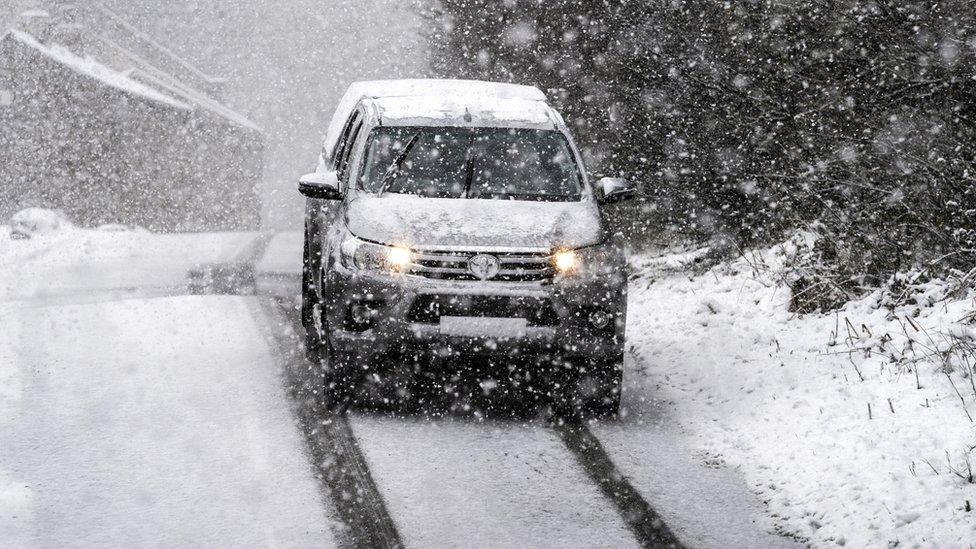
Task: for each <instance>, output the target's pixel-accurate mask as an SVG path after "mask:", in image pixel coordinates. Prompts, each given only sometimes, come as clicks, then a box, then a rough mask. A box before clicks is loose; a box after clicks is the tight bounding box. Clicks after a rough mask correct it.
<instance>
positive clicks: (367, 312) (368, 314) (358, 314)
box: [349, 303, 376, 324]
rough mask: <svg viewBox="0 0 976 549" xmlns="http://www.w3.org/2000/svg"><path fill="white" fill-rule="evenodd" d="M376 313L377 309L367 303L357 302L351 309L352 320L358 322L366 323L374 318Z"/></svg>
mask: <svg viewBox="0 0 976 549" xmlns="http://www.w3.org/2000/svg"><path fill="white" fill-rule="evenodd" d="M375 314H376V309H374V308H372V307H370V306H369V304H366V303H356V304H355V305H353V306H352V307H351V308H350V309H349V316H350V317H351V318H352V321H353V322H355V323H356V324H366V323H368V322H370V321H371V320H373V315H375Z"/></svg>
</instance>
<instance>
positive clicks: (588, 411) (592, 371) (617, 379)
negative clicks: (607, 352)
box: [557, 354, 624, 418]
mask: <svg viewBox="0 0 976 549" xmlns="http://www.w3.org/2000/svg"><path fill="white" fill-rule="evenodd" d="M623 358H624V357H623V354H619V355H615V356H613V357H611V358H605V359H590V360H581V361H579V363H578V370H577V372H574V379H572V380H570V381H568V382H566V383H565V389H564V391H563V392H561V394H562V395H563V397H562V402H560V403H558V406H557V409H558V410H559V411H560V413H561V414H562V415H564V416H567V415H568V417H574V418H592V417H601V418H611V417H616V416H617V414H618V413H619V411H620V388H621V387H622V385H623Z"/></svg>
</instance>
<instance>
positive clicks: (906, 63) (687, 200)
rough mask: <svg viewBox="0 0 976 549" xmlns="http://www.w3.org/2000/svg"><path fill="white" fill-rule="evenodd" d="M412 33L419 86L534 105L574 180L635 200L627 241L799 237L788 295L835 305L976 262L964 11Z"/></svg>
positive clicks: (847, 10) (735, 9)
mask: <svg viewBox="0 0 976 549" xmlns="http://www.w3.org/2000/svg"><path fill="white" fill-rule="evenodd" d="M428 16H429V17H430V18H431V19H432V20H433V22H434V23H435V24H434V25H433V26H432V28H434V29H435V30H433V31H432V32H431V33H430V36H429V38H430V43H431V48H430V51H431V54H430V62H431V67H432V70H433V71H434V72H435V73H437V74H439V75H441V76H447V77H470V78H482V79H492V80H502V81H513V82H520V83H527V84H535V85H537V86H539V87H541V88H543V89H545V90H548V91H549V95H550V97H551V98H552V100H553V102H554V103H555V104H556V106H557V108H559V109H560V111H561V112H562V113H563V114H564V116H565V117H566V119H567V122H568V123H569V125H570V126H571V128H572V130H573V132H574V134H575V135H576V136H577V140H578V141H579V144H580V146H581V148H582V149H583V151H584V155H585V157H586V159H587V161H588V164H589V165H590V167H591V168H592V169H594V171H595V172H598V173H602V174H608V175H622V176H625V177H630V178H633V179H635V180H637V181H638V182H639V184H640V186H641V188H642V198H641V201H640V203H639V204H638V205H636V206H634V207H631V208H630V209H629V210H625V211H623V212H621V213H620V214H618V215H620V216H623V217H624V218H625V220H624V221H625V222H626V223H627V225H628V226H627V229H628V230H626V231H625V232H626V233H627V234H629V235H632V237H633V238H636V239H638V240H639V239H648V238H653V237H654V236H655V235H657V234H660V233H662V232H667V233H674V234H681V235H684V236H686V237H691V238H695V239H702V240H704V239H711V238H714V237H715V236H716V235H720V236H723V237H725V238H730V239H732V240H733V241H734V242H735V243H736V245H735V246H730V248H729V249H735V248H736V247H740V248H741V247H743V246H749V245H754V244H760V243H768V242H771V241H773V240H775V239H778V238H781V236H782V235H783V234H784V232H785V231H789V230H793V229H796V228H806V229H809V228H810V227H811V226H814V225H815V226H816V227H817V233H818V235H819V237H820V238H821V239H822V243H821V244H820V245H819V251H818V252H817V254H818V256H817V260H818V261H822V262H823V264H822V265H821V266H820V267H822V269H819V271H818V269H814V268H813V266H812V265H810V266H808V267H810V270H809V272H808V273H807V274H806V278H805V280H806V281H807V283H812V284H823V283H826V281H823V280H819V279H818V278H817V277H818V275H817V274H816V273H817V272H821V271H822V272H830V273H832V274H834V275H836V274H837V273H840V272H843V273H844V274H843V276H844V277H846V278H851V279H853V280H854V281H855V282H852V283H851V284H849V285H847V286H845V285H844V284H842V285H841V287H843V288H845V289H844V290H843V291H842V292H841V293H840V294H838V295H837V296H836V297H837V299H844V298H845V297H846V296H847V294H848V292H854V293H857V292H860V291H862V290H863V289H864V288H868V287H873V286H876V285H878V284H880V283H882V282H883V281H884V280H887V279H888V277H889V276H890V275H891V274H892V273H894V272H897V271H900V270H907V269H912V268H915V269H925V270H929V271H932V272H944V271H946V270H948V269H962V270H968V269H967V266H968V268H971V267H972V265H973V264H974V262H976V235H974V227H976V190H974V189H976V148H974V147H973V146H972V144H973V143H976V76H974V74H973V71H972V67H973V66H974V64H976V12H974V11H973V10H972V5H971V3H969V2H967V1H963V0H960V1H934V2H918V1H908V2H897V3H895V2H886V1H878V2H861V1H853V0H849V1H832V2H831V1H828V2H824V1H822V0H796V1H788V2H787V1H752V2H749V1H747V2H716V1H709V0H687V1H682V2H672V1H657V0H646V1H626V0H572V1H570V0H549V1H546V2H536V1H535V0H442V1H441V2H439V3H437V4H436V5H434V6H433V7H431V9H430V10H429V12H428ZM811 277H813V278H811ZM804 288H806V286H803V288H800V289H799V291H803V289H804ZM835 289H836V288H835ZM823 303H824V305H823V306H828V304H834V305H836V303H837V301H836V300H835V299H830V300H827V301H825V302H823ZM830 306H832V305H830Z"/></svg>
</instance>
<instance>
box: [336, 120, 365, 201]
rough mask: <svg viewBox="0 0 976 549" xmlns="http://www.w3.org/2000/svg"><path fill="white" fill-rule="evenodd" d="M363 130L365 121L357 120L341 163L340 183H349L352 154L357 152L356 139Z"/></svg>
mask: <svg viewBox="0 0 976 549" xmlns="http://www.w3.org/2000/svg"><path fill="white" fill-rule="evenodd" d="M362 129H363V121H362V120H361V119H360V120H357V121H356V123H355V124H354V125H353V127H352V131H351V132H349V138H348V139H347V141H346V149H345V151H343V155H342V161H341V162H340V163H339V170H338V171H339V181H341V182H342V183H343V186H345V185H346V183H348V181H349V169H350V168H351V167H352V160H353V158H352V153H353V151H354V150H356V142H357V141H356V138H357V137H358V136H359V132H360V131H361V130H362Z"/></svg>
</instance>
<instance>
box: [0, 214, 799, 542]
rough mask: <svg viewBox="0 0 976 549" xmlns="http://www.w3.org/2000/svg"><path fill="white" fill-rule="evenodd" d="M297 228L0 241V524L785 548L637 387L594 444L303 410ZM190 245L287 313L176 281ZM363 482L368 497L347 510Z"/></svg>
mask: <svg viewBox="0 0 976 549" xmlns="http://www.w3.org/2000/svg"><path fill="white" fill-rule="evenodd" d="M258 240H261V241H262V242H264V244H266V250H265V253H263V254H262V255H260V256H258V255H255V254H254V252H255V248H254V243H255V242H257V241H258ZM296 241H300V239H299V238H296V237H295V235H279V236H277V237H275V238H273V239H270V241H268V240H267V239H261V237H260V236H259V235H256V234H252V235H181V236H162V235H148V234H143V233H121V234H98V233H94V232H90V231H79V232H77V233H76V234H74V235H60V236H57V237H52V238H51V239H49V240H47V241H44V242H21V243H13V244H11V243H10V241H5V242H4V243H3V245H4V246H18V248H16V249H12V248H7V249H3V250H0V255H3V257H4V258H5V259H10V258H14V259H16V260H17V261H18V263H17V264H16V265H14V264H13V263H10V262H9V261H8V262H7V263H5V267H4V269H0V289H2V290H3V295H2V297H0V299H5V300H0V318H2V320H3V326H4V330H2V331H0V509H2V513H0V539H3V540H8V541H10V542H11V545H13V546H18V547H19V546H24V547H42V546H62V545H74V546H106V545H112V546H183V545H205V546H273V547H299V546H300V547H316V546H320V547H329V546H335V545H339V546H343V545H353V544H356V543H357V542H358V543H363V542H364V539H363V538H358V539H357V538H356V535H355V532H352V533H351V531H354V530H356V529H357V528H359V529H360V530H363V529H369V528H378V527H379V526H377V525H376V524H373V525H371V522H370V521H372V522H373V523H377V524H378V523H382V522H383V521H384V520H386V521H388V524H387V525H386V526H384V527H385V528H388V529H389V530H395V531H393V532H392V535H377V536H372V537H370V538H368V539H370V540H373V541H374V542H376V543H378V544H390V543H399V542H401V541H402V542H403V544H405V545H406V546H409V547H456V546H471V545H476V546H496V547H511V546H520V547H545V546H563V547H596V546H613V547H628V546H637V545H641V544H642V543H643V544H645V545H648V544H651V543H652V541H651V539H652V538H651V537H649V536H648V535H647V528H644V529H643V530H642V528H643V526H642V524H643V525H644V526H647V524H649V523H653V524H651V525H650V526H647V527H648V528H651V529H653V528H663V529H664V530H662V531H664V532H666V531H667V529H670V530H672V531H673V532H674V533H675V534H676V535H677V537H678V539H679V540H680V542H681V543H683V544H684V545H686V546H689V547H733V546H734V547H788V546H790V545H791V543H790V542H789V541H788V540H787V539H786V538H782V537H778V536H775V535H772V534H769V533H767V531H768V530H769V529H770V525H769V524H768V523H767V522H766V521H765V520H764V519H763V518H762V517H763V515H764V513H763V508H762V506H761V504H760V503H759V502H758V501H757V500H756V499H755V496H754V495H753V494H752V493H751V492H750V491H749V489H748V488H747V487H746V486H745V484H744V482H743V481H742V479H741V478H739V477H738V475H737V474H736V473H735V472H734V471H733V470H730V469H712V468H706V467H704V466H703V465H702V460H701V459H699V458H698V457H697V456H694V455H692V454H691V452H690V451H689V450H687V448H688V447H689V445H688V444H686V443H685V441H684V438H683V435H682V434H681V433H680V432H679V431H677V430H674V429H670V428H669V427H668V420H667V418H666V417H655V416H653V414H649V413H648V412H647V410H648V406H646V405H645V404H646V403H643V402H636V401H634V402H632V403H630V404H629V405H628V404H627V399H628V398H629V399H639V400H643V399H644V396H645V395H642V394H640V393H634V394H631V395H625V406H627V407H629V408H632V409H634V410H640V411H641V413H640V414H633V415H631V416H629V417H627V418H625V419H623V420H621V421H609V422H602V423H597V424H592V425H590V426H589V429H588V430H586V431H585V433H586V434H587V436H591V437H592V436H593V435H595V436H596V437H597V438H598V439H599V441H600V442H599V444H597V446H599V448H598V450H594V449H593V448H590V450H589V451H590V454H587V452H586V451H583V450H581V449H579V448H575V447H574V443H573V442H571V441H570V440H569V438H571V437H567V436H566V434H565V433H566V431H560V429H559V428H556V427H554V426H553V425H551V424H548V423H546V422H543V421H538V420H534V419H525V420H519V419H514V420H495V419H490V420H476V419H472V418H470V417H453V416H451V415H447V416H446V417H445V416H441V417H436V418H428V417H424V416H422V415H421V416H416V415H415V416H409V417H406V418H404V417H390V416H385V415H376V414H369V413H353V414H352V415H350V416H349V417H348V418H332V417H329V416H327V415H321V414H323V413H324V412H322V411H321V410H320V409H319V408H318V407H317V405H316V398H317V397H316V394H317V390H316V386H315V381H314V379H311V378H310V379H311V380H309V379H305V380H297V381H296V378H295V377H294V374H295V372H299V373H300V375H311V376H312V377H313V378H314V375H315V371H314V369H312V368H309V366H308V365H307V364H305V363H304V362H302V359H301V358H300V357H301V353H300V352H297V351H298V348H299V343H298V341H299V339H298V338H297V337H296V336H297V334H296V333H295V318H294V310H292V309H291V308H290V300H289V299H288V298H289V297H293V296H289V294H290V292H291V291H292V290H290V288H293V289H294V291H296V292H297V289H298V288H297V286H298V284H297V281H298V273H299V272H300V271H298V269H299V268H300V266H299V265H297V261H296V256H297V255H298V254H300V250H297V252H298V254H296V250H295V249H294V248H295V246H294V243H295V242H296ZM32 247H33V248H32ZM79 248H81V250H84V253H80V252H78V253H76V251H77V250H79ZM208 256H209V257H211V258H213V262H214V263H216V264H238V263H239V262H240V261H241V258H243V257H250V258H251V259H250V260H251V261H254V262H255V264H254V269H253V271H254V272H255V273H256V275H257V280H256V284H255V287H256V288H257V290H258V291H260V292H264V293H269V294H272V295H276V296H277V297H278V303H279V304H280V305H284V308H279V306H277V305H269V303H268V299H269V298H267V297H263V296H208V295H179V294H185V293H187V291H188V286H187V278H186V277H187V273H188V272H190V271H194V270H197V269H199V267H200V265H201V263H206V261H205V258H206V257H208ZM107 271H111V272H112V273H113V274H111V275H106V274H105V273H106V272H107ZM197 289H199V288H197ZM244 290H245V291H246V290H247V289H246V288H244ZM281 298H285V299H284V300H282V299H281ZM628 367H629V368H633V367H634V366H633V365H632V364H630V363H629V362H628ZM299 382H300V383H301V384H303V386H304V387H305V389H304V390H296V386H297V384H298V383H299ZM316 414H319V415H316ZM340 427H341V428H340ZM560 433H562V436H561V434H560ZM323 436H324V437H325V438H322V437H323ZM337 439H339V440H337ZM593 440H596V439H593ZM337 443H341V444H344V445H345V446H342V445H341V444H340V445H337ZM594 451H598V457H599V461H600V464H598V465H593V464H590V463H588V462H586V459H589V458H588V457H587V456H588V455H589V456H591V457H592V455H593V454H592V452H594ZM350 460H352V461H350ZM357 460H358V461H357ZM350 464H352V465H356V466H357V467H359V468H360V469H361V470H360V471H359V472H356V473H355V474H353V473H350V469H352V468H355V467H351V465H350ZM591 465H592V466H591ZM607 467H609V469H608V468H607ZM333 473H335V474H333ZM601 475H602V477H601ZM342 477H347V478H345V480H344V479H343V478H342ZM346 481H348V482H349V483H347V484H342V483H343V482H346ZM364 482H365V483H366V484H368V485H369V486H366V487H365V489H364V488H363V483H364ZM350 483H351V484H350ZM356 483H359V484H356ZM620 487H623V488H625V490H624V491H627V490H629V491H630V492H631V497H632V498H637V499H638V500H639V502H640V503H641V504H642V505H644V506H645V507H646V509H645V511H643V512H644V513H645V515H640V512H639V511H640V510H639V506H638V507H637V508H634V507H628V506H627V505H624V504H622V503H621V501H622V500H621V498H620V497H619V494H618V493H616V492H615V491H619V490H618V489H619V488H620ZM363 490H365V492H369V494H365V495H364V491H363ZM367 495H368V496H369V497H370V498H372V499H371V500H370V501H371V503H370V505H372V506H373V507H375V509H372V510H368V511H369V513H366V514H365V515H362V516H360V517H358V518H357V517H356V516H355V513H357V512H360V511H362V509H363V506H362V504H361V500H363V499H364V498H365V497H366V496H367ZM648 504H649V507H647V506H648ZM635 509H637V510H635ZM650 509H653V512H654V513H656V514H654V513H652V515H649V516H648V515H646V513H647V510H650ZM350 511H351V512H352V513H353V515H352V518H351V519H350V514H349V513H350ZM635 513H637V514H636V515H635ZM658 516H660V517H661V518H662V519H663V521H664V524H663V525H661V523H660V521H658V520H657V517H658ZM651 519H653V520H651ZM357 520H358V524H352V523H355V522H357ZM642 521H643V523H642ZM380 534H382V533H380ZM377 540H378V541H377ZM390 540H392V541H390Z"/></svg>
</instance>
